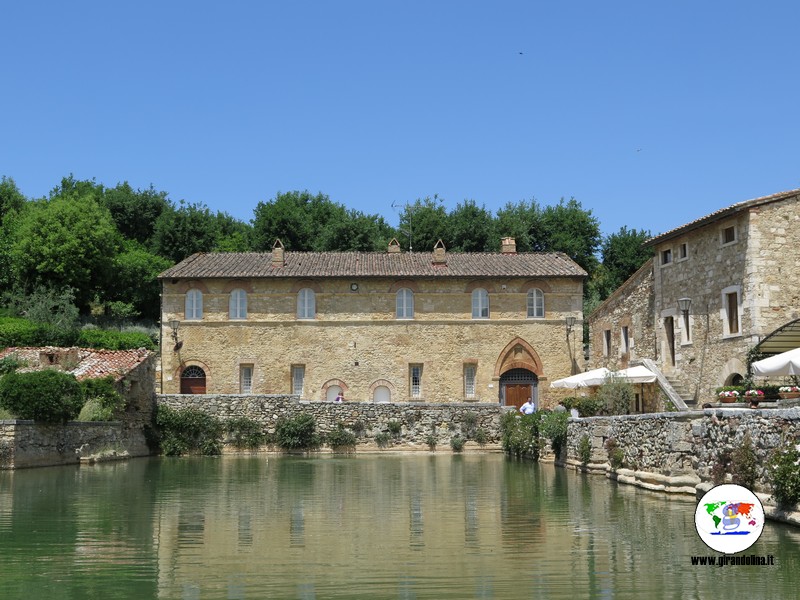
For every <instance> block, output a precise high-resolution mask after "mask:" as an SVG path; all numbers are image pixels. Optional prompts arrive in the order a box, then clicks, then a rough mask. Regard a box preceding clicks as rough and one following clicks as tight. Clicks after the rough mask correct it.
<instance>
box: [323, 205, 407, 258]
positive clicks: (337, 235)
mask: <svg viewBox="0 0 800 600" xmlns="http://www.w3.org/2000/svg"><path fill="white" fill-rule="evenodd" d="M393 236H394V230H393V229H392V228H391V227H390V226H389V225H388V224H387V223H386V221H384V219H383V217H380V216H378V215H365V214H363V213H362V212H360V211H356V210H349V211H347V212H346V213H345V217H344V218H340V219H334V220H331V221H328V223H326V224H325V228H324V229H323V230H322V233H321V234H320V237H319V240H320V242H321V248H320V249H321V250H327V251H337V250H338V251H359V252H373V251H378V250H385V249H386V246H387V244H388V243H389V240H390V239H391V238H392V237H393Z"/></svg>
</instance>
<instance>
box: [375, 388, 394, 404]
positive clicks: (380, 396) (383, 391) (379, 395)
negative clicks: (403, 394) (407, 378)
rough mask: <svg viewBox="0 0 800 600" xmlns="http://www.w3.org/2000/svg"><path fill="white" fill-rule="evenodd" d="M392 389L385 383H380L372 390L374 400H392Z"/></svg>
mask: <svg viewBox="0 0 800 600" xmlns="http://www.w3.org/2000/svg"><path fill="white" fill-rule="evenodd" d="M391 400H392V390H390V389H389V388H388V387H387V386H385V385H379V386H378V387H376V388H375V389H374V390H373V392H372V401H373V402H391Z"/></svg>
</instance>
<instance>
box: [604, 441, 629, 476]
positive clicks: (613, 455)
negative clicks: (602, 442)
mask: <svg viewBox="0 0 800 600" xmlns="http://www.w3.org/2000/svg"><path fill="white" fill-rule="evenodd" d="M606 452H608V463H609V464H610V465H611V469H612V470H614V471H616V470H617V469H619V468H621V467H622V465H623V464H624V463H625V455H624V454H623V453H622V448H620V447H619V444H617V440H615V439H614V438H608V439H607V440H606Z"/></svg>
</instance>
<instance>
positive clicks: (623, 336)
mask: <svg viewBox="0 0 800 600" xmlns="http://www.w3.org/2000/svg"><path fill="white" fill-rule="evenodd" d="M620 342H621V344H622V353H623V354H627V353H628V352H629V351H630V346H629V339H628V326H627V325H623V327H622V330H621V331H620Z"/></svg>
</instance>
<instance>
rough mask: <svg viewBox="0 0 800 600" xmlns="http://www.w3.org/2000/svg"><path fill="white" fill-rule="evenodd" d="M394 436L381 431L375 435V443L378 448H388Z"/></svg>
mask: <svg viewBox="0 0 800 600" xmlns="http://www.w3.org/2000/svg"><path fill="white" fill-rule="evenodd" d="M391 441H392V438H391V436H390V435H389V434H388V433H384V432H381V433H379V434H377V435H376V436H375V443H376V444H377V445H378V448H386V447H388V446H389V444H390V443H391Z"/></svg>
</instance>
